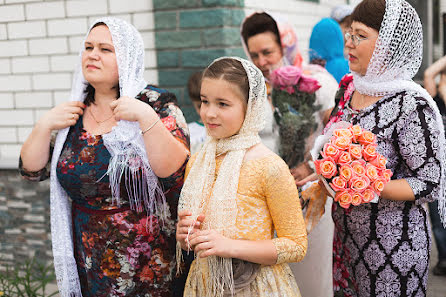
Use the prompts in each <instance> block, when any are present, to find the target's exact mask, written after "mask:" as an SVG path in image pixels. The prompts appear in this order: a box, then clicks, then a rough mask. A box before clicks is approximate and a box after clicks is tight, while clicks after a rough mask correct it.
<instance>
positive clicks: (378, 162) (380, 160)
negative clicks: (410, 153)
mask: <svg viewBox="0 0 446 297" xmlns="http://www.w3.org/2000/svg"><path fill="white" fill-rule="evenodd" d="M370 164H372V165H375V166H376V167H377V168H378V169H383V170H384V169H386V164H387V159H386V157H384V156H383V155H381V154H377V155H376V158H375V159H373V160H372V161H370Z"/></svg>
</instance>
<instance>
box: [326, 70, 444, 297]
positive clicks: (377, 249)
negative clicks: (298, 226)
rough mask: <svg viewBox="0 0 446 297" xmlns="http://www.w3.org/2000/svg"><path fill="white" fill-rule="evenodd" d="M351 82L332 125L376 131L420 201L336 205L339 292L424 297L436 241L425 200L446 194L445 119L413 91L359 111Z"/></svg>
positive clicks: (344, 85) (396, 171)
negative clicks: (445, 169)
mask: <svg viewBox="0 0 446 297" xmlns="http://www.w3.org/2000/svg"><path fill="white" fill-rule="evenodd" d="M351 81H352V79H351V76H347V77H345V78H344V79H343V81H341V85H340V86H341V88H340V90H339V92H338V94H337V102H339V104H338V105H337V109H336V110H334V111H333V113H332V117H331V120H330V122H329V124H328V125H330V124H331V123H333V122H336V121H339V120H344V121H348V122H351V123H352V124H359V125H361V127H363V128H364V129H368V130H369V131H371V132H373V133H374V134H376V135H377V143H378V147H377V151H378V152H379V153H381V154H382V155H384V156H385V157H386V158H387V159H388V163H387V167H388V168H390V169H391V170H392V171H393V177H392V179H406V181H407V182H408V183H409V185H410V186H411V187H412V190H413V192H414V194H415V201H414V202H411V201H391V200H386V199H380V200H379V202H378V203H376V204H375V203H372V204H364V205H360V206H351V207H350V208H348V209H343V208H342V207H339V206H338V205H336V204H333V211H332V215H333V220H334V223H335V232H334V235H335V236H334V242H333V286H334V296H355V297H365V296H395V297H396V296H417V297H418V296H426V286H427V277H428V262H429V251H430V244H431V240H430V236H429V222H428V220H427V213H426V206H425V202H430V201H433V200H435V199H437V198H438V197H439V195H440V193H439V188H440V180H439V177H440V166H441V165H440V164H441V163H440V160H439V154H438V140H437V138H438V136H439V135H440V130H439V128H438V127H439V123H436V122H435V121H434V116H433V111H432V110H431V108H430V107H429V106H428V104H427V102H426V100H425V99H424V98H422V97H420V96H419V95H418V94H417V93H414V92H401V93H398V94H394V95H388V96H385V97H383V98H382V99H380V100H379V101H378V102H376V103H375V104H373V105H371V106H368V107H366V108H365V109H363V110H360V111H356V110H353V109H351V108H350V107H349V102H350V99H351V96H352V94H353V91H354V87H353V84H352V83H351ZM327 127H328V126H327Z"/></svg>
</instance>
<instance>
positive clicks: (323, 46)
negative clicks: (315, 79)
mask: <svg viewBox="0 0 446 297" xmlns="http://www.w3.org/2000/svg"><path fill="white" fill-rule="evenodd" d="M313 59H323V60H325V61H326V64H325V68H326V69H327V71H328V72H329V73H330V74H331V75H333V77H334V78H335V79H336V80H337V81H338V82H340V81H341V79H342V77H343V76H344V75H345V74H347V73H349V68H348V62H347V60H346V59H345V58H344V37H343V36H342V31H341V27H340V26H339V24H338V23H336V22H335V21H334V20H333V19H331V18H324V19H322V20H321V21H319V23H317V24H316V25H315V26H314V28H313V32H311V37H310V61H311V60H313Z"/></svg>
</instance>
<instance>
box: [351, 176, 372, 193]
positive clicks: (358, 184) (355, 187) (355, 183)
mask: <svg viewBox="0 0 446 297" xmlns="http://www.w3.org/2000/svg"><path fill="white" fill-rule="evenodd" d="M369 185H370V180H369V178H368V177H367V176H364V175H353V177H352V178H351V179H350V181H349V186H350V189H351V190H352V191H355V192H363V191H364V190H365V189H367V187H368V186H369Z"/></svg>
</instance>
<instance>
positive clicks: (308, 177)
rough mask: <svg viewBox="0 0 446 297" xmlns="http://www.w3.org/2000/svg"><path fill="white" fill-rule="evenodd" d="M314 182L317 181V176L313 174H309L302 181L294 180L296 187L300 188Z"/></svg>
mask: <svg viewBox="0 0 446 297" xmlns="http://www.w3.org/2000/svg"><path fill="white" fill-rule="evenodd" d="M315 180H317V174H316V173H313V174H310V175H309V176H307V177H305V178H304V179H301V180H296V186H298V187H301V186H303V185H305V184H306V183H307V182H309V181H315ZM324 188H325V187H324Z"/></svg>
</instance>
